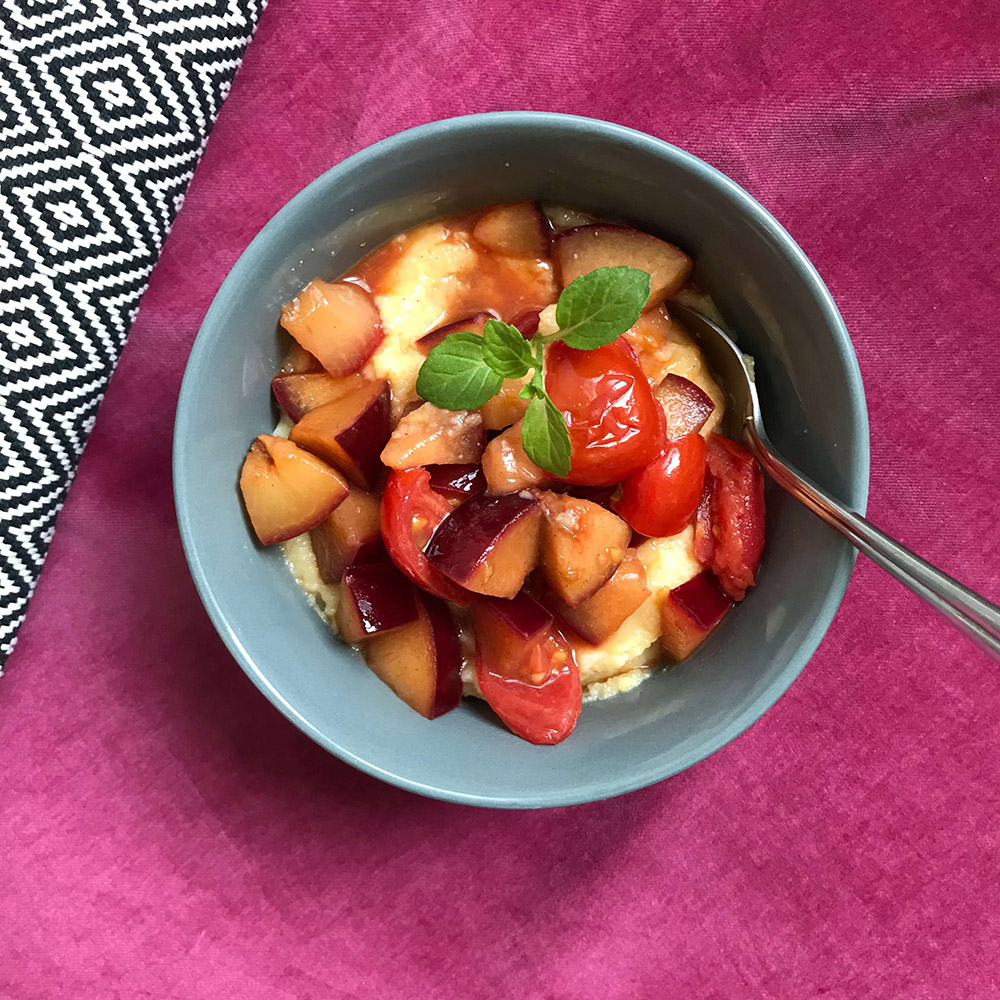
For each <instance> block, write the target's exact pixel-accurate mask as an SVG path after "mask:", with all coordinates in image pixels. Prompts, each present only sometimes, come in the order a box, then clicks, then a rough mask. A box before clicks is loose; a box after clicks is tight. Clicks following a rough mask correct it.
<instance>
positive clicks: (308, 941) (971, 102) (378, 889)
mask: <svg viewBox="0 0 1000 1000" xmlns="http://www.w3.org/2000/svg"><path fill="white" fill-rule="evenodd" d="M586 6H587V7H591V6H593V7H594V8H595V9H592V10H590V11H589V12H588V13H587V14H586V15H585V14H584V13H583V10H584V8H583V7H581V6H580V5H571V4H552V5H542V4H535V3H528V2H509V3H496V4H484V3H482V2H471V0H455V2H449V3H443V2H440V0H415V2H414V0H383V2H379V3H375V4H372V5H365V6H363V7H359V6H358V5H356V4H349V3H346V2H344V0H333V2H329V3H328V2H325V0H324V2H321V0H272V4H271V6H270V8H269V9H268V10H267V12H266V14H265V16H264V18H263V21H262V24H261V27H260V31H259V34H258V37H257V39H256V41H255V42H254V43H253V45H252V46H251V48H250V50H249V53H248V56H247V59H246V62H245V65H244V67H243V68H242V70H241V71H240V73H239V75H238V77H237V79H236V83H235V85H234V87H233V91H232V95H231V97H230V98H229V101H228V103H227V104H226V105H225V107H224V109H223V112H222V115H221V118H220V119H219V122H218V125H217V127H216V129H215V131H214V133H213V136H212V139H211V142H210V143H209V145H208V147H207V150H206V152H205V156H204V159H203V161H202V163H201V166H200V167H199V169H198V172H197V175H196V177H195V180H194V183H193V185H192V187H191V190H190V193H189V196H188V200H187V203H186V205H185V207H184V209H183V211H182V212H181V213H180V216H179V217H178V220H177V223H176V225H175V227H174V231H173V233H172V235H171V236H170V239H169V241H168V243H167V247H166V250H165V252H164V255H163V258H162V260H161V262H160V264H159V266H158V267H157V269H156V271H155V273H154V276H153V281H152V285H151V287H150V289H149V292H148V294H147V295H146V297H145V299H144V303H143V307H142V310H141V313H140V316H139V319H138V321H137V323H136V325H135V328H134V330H133V332H132V336H131V340H130V341H129V344H128V347H127V349H126V351H125V353H124V356H123V358H122V361H121V366H120V369H119V371H118V373H117V374H116V376H115V378H114V380H113V382H112V384H111V389H110V392H109V394H108V397H107V401H106V403H105V404H104V407H103V409H102V410H101V414H100V419H99V420H98V423H97V427H96V430H95V432H94V434H93V437H92V439H91V442H90V445H89V447H88V448H87V451H86V454H85V456H84V459H83V464H82V466H81V468H80V473H79V476H78V478H77V481H76V483H75V485H74V487H73V490H72V493H71V495H70V499H69V503H68V505H67V507H66V509H65V511H64V513H63V515H62V517H61V519H60V522H59V528H58V531H57V533H56V536H55V541H54V544H53V546H52V551H51V555H50V556H49V560H48V564H47V566H46V568H45V571H44V573H43V576H42V580H41V584H40V586H39V589H38V592H37V595H36V596H35V598H34V601H33V604H32V606H31V609H30V612H29V616H28V620H27V622H26V624H25V626H24V628H23V630H22V632H21V637H20V641H19V644H18V646H17V649H16V651H15V653H14V655H13V657H12V658H11V661H10V663H9V666H8V671H7V673H8V676H7V677H6V678H5V679H4V680H3V681H2V683H0V697H2V699H3V708H2V715H0V747H2V748H3V749H2V754H3V763H2V767H0V785H2V796H0V810H2V816H3V818H2V831H0V881H2V885H0V995H2V996H3V997H5V998H12V1000H29V998H33V1000H34V998H37V1000H43V998H44V1000H54V998H62V997H65V998H73V1000H79V998H84V997H116V998H131V997H147V996H148V997H156V998H158V1000H166V998H185V1000H188V998H200V997H211V998H227V997H240V998H246V997H251V998H256V997H262V998H263V997H266V998H293V997H294V998H302V997H316V998H320V997H323V998H325V997H338V998H339V997H359V998H360V997H371V996H378V997H393V998H394V997H417V996H419V997H444V998H449V997H456V996H463V997H501V996H510V997H518V998H521V997H525V998H534V997H538V998H549V1000H562V998H591V997H598V998H601V1000H616V998H633V997H658V998H659V997H668V998H672V997H684V998H689V997H698V998H703V997H705V998H707V997H711V998H726V1000H730V998H734V997H744V996H747V997H774V998H788V997H795V998H803V997H819V996H822V997H827V998H857V997H879V998H890V997H891V998H895V997H906V998H928V1000H930V998H934V1000H937V998H941V997H949V998H965V997H969V998H984V997H993V996H1000V972H998V969H1000V946H998V931H1000V881H998V877H997V873H998V868H1000V846H998V835H997V828H998V822H997V817H998V813H1000V761H998V745H1000V672H998V670H997V665H996V664H994V663H991V662H990V661H989V660H988V659H987V658H986V656H985V655H983V654H981V653H979V652H978V651H976V650H975V649H974V648H973V647H972V646H971V645H969V644H968V643H966V642H965V641H964V640H963V639H961V638H960V637H958V636H957V634H953V633H952V632H951V631H950V630H949V629H947V628H946V627H945V626H944V625H943V624H942V623H941V622H939V621H938V620H937V619H936V618H935V617H934V616H933V615H932V614H931V613H929V612H928V611H926V610H925V609H924V608H923V607H922V606H921V605H920V604H919V602H918V601H917V600H916V599H915V598H913V597H911V596H910V595H909V594H907V593H906V592H905V591H904V590H903V589H902V588H901V587H899V586H897V585H896V584H895V583H893V582H891V581H890V580H889V579H888V578H887V577H885V576H883V575H882V574H881V573H880V572H879V571H878V570H876V569H875V568H874V567H872V566H871V565H870V564H867V563H866V562H864V561H863V560H862V561H861V562H860V563H859V566H858V569H857V571H856V573H855V576H854V578H853V581H852V583H851V586H850V589H849V590H848V594H847V598H846V600H845V602H844V606H843V608H842V610H841V612H840V615H839V616H838V618H837V620H836V622H835V623H834V625H833V627H832V628H831V630H830V632H829V635H828V636H827V638H826V640H825V641H824V643H823V645H822V647H821V648H820V650H819V652H818V653H817V655H816V657H815V658H814V660H813V661H812V663H811V664H810V665H809V666H808V668H807V669H806V671H805V673H804V674H803V676H802V677H801V678H800V679H799V680H798V681H797V682H796V683H795V685H794V686H793V687H792V689H791V690H790V692H789V693H788V694H787V695H786V696H785V697H784V698H783V699H782V700H781V701H780V702H779V703H778V704H777V705H776V706H775V707H774V708H773V709H772V710H771V712H770V713H768V715H767V716H766V717H765V718H764V719H763V720H761V721H760V722H759V723H758V724H757V725H756V726H754V727H753V728H752V729H751V730H750V731H749V732H748V733H746V734H745V735H744V736H742V737H741V738H740V739H738V740H737V741H736V742H735V743H734V744H732V745H731V746H729V747H727V748H725V749H724V750H722V751H721V752H719V753H718V754H716V755H715V756H714V757H712V758H711V759H709V760H707V761H705V762H704V763H702V764H700V765H698V766H697V767H695V768H693V769H692V770H690V771H688V772H686V773H685V774H683V775H681V776H679V777H677V778H676V779H674V780H671V781H668V782H665V783H663V784H661V785H659V786H656V787H653V788H649V789H646V790H644V791H641V792H637V793H634V794H632V795H629V796H626V797H624V798H620V799H617V800H613V801H609V802H604V803H598V804H593V805H590V806H583V807H577V808H571V809H561V810H555V811H551V812H542V813H510V814H507V813H492V812H488V811H478V810H475V809H472V808H465V807H458V806H453V805H447V804H443V803H439V802H434V801H428V800H424V799H421V798H418V797H416V796H414V795H410V794H408V793H405V792H402V791H398V790H396V789H394V788H390V787H388V786H385V785H382V784H380V783H378V782H377V781H375V780H374V779H372V778H368V777H366V776H364V775H362V774H360V773H358V772H356V771H354V770H352V769H351V768H350V767H348V766H347V765H345V764H342V763H340V762H339V761H337V760H336V759H334V758H333V757H330V756H328V755H327V754H326V753H325V752H324V751H322V750H320V749H319V748H318V747H316V746H314V745H313V744H312V743H311V742H309V740H308V739H306V737H304V736H302V735H301V734H299V733H298V731H297V730H295V729H294V728H293V727H292V726H291V725H290V724H289V723H287V722H286V721H285V720H284V719H282V718H281V717H280V716H279V715H278V713H277V712H276V711H275V710H274V709H272V708H271V706H270V705H269V704H268V703H267V702H266V701H265V700H264V699H263V698H262V697H261V696H260V695H259V694H258V693H257V692H256V691H255V690H254V689H253V688H252V687H251V685H250V683H249V681H247V680H246V679H245V677H244V676H243V674H242V673H241V671H240V670H239V668H238V667H237V666H236V664H235V663H234V662H233V661H232V660H231V659H230V657H229V656H228V654H227V653H226V651H225V649H224V648H223V646H222V643H221V642H220V640H219V639H218V638H217V637H216V635H215V633H214V631H213V629H212V627H211V625H210V624H209V621H208V618H207V617H206V615H205V614H204V612H203V610H202V608H201V606H200V604H199V601H198V598H197V596H196V594H195V591H194V587H193V586H192V584H191V581H190V579H189V577H188V574H187V570H186V567H185V564H184V559H183V556H182V553H181V547H180V543H179V541H178V537H177V533H176V528H175V523H174V515H173V506H172V499H171V485H170V437H171V428H172V421H173V409H174V402H175V399H176V395H177V391H178V387H179V384H180V379H181V373H182V370H183V366H184V361H185V357H186V354H187V352H188V349H189V347H190V344H191V341H192V339H193V337H194V335H195V332H196V330H197V328H198V325H199V323H200V320H201V318H202V316H203V314H204V312H205V309H206V308H207V306H208V304H209V302H210V300H211V298H212V295H213V293H214V292H215V290H216V288H217V287H218V285H219V283H220V282H221V280H222V278H223V277H224V275H225V274H226V272H227V270H228V269H229V267H230V266H231V265H232V263H233V262H234V261H235V260H236V257H237V256H238V254H239V253H240V251H241V250H242V249H243V248H244V246H245V245H246V244H247V242H248V241H249V240H250V239H251V237H252V236H253V235H254V233H256V231H257V230H258V229H259V228H260V226H262V225H263V224H264V222H265V221H266V220H267V219H268V218H269V217H270V216H271V214H272V213H273V212H274V211H275V210H277V209H278V207H279V206H280V205H281V204H282V203H283V202H284V201H285V200H286V199H287V198H289V197H290V196H291V195H292V194H293V193H294V192H296V191H297V190H298V189H299V188H300V187H302V186H303V185H304V184H305V183H306V182H307V181H309V180H311V179H312V178H313V177H314V176H315V175H317V174H318V173H320V172H321V171H322V170H324V169H325V168H326V167H328V166H329V165H331V164H332V163H334V162H336V161H337V160H339V159H341V158H342V157H343V156H345V155H347V154H348V153H351V152H353V151H355V150H356V149H358V148H360V147H361V146H363V145H366V144H367V143H370V142H372V141H373V140H375V139H379V138H381V137H383V136H386V135H389V134H391V133H393V132H396V131H398V130H400V129H402V128H405V127H407V126H410V125H414V124H417V123H420V122H424V121H427V120H429V119H434V118H440V117H446V116H449V115H455V114H459V113H463V112H469V111H479V110H492V109H506V108H535V109H547V110H557V111H567V112H575V113H580V114H586V115H592V116H595V117H600V118H606V119H610V120H612V121H619V122H622V123H624V124H627V125H632V126H635V127H637V128H640V129H644V130H646V131H648V132H651V133H652V134H654V135H658V136H662V137H664V138H666V139H669V140H671V141H674V142H676V143H678V144H680V145H682V146H684V147H686V148H687V149H689V150H691V151H693V152H694V153H696V154H699V155H701V156H703V157H705V158H706V159H707V160H709V161H710V162H711V163H714V164H715V165H716V166H718V167H720V168H721V169H722V170H724V171H725V172H727V173H728V174H729V175H730V176H732V177H733V178H735V179H736V180H737V181H738V182H740V183H741V184H743V185H745V186H746V187H747V188H748V189H749V190H750V191H751V192H752V193H753V194H755V195H756V196H757V197H758V198H760V199H761V200H762V201H763V203H764V204H765V205H766V206H767V207H768V208H769V209H771V210H772V211H773V212H774V213H775V214H776V215H777V217H778V218H779V219H780V220H781V221H782V222H783V223H784V224H785V225H786V226H787V227H788V229H789V230H790V231H791V233H792V235H793V236H794V237H795V238H796V239H797V240H798V241H799V242H800V243H801V245H802V247H803V248H804V249H805V251H806V252H807V253H808V254H809V256H810V257H811V258H812V260H813V261H814V262H815V264H816V266H817V267H818V268H819V270H820V272H821V273H822V275H823V276H824V278H825V279H826V281H827V282H828V284H829V286H830V288H831V290H832V292H833V294H834V296H835V298H836V299H837V301H838V302H839V304H840V308H841V310H842V312H843V314H844V317H845V319H846V321H847V325H848V327H849V328H850V329H851V331H852V333H853V336H854V341H855V344H856V347H857V351H858V354H859V356H860V360H861V367H862V371H863V374H864V377H865V382H866V385H867V391H868V399H869V405H870V410H871V422H872V446H873V480H872V499H871V506H870V513H871V516H872V518H873V519H874V520H875V521H876V522H877V523H879V524H881V525H883V526H884V527H885V528H886V529H887V530H888V531H890V532H892V533H894V534H896V535H898V536H899V537H901V538H903V539H905V540H906V541H908V542H910V543H911V544H912V545H913V546H915V547H916V548H917V549H918V550H920V551H921V552H923V553H924V554H926V555H927V556H928V557H929V558H930V559H932V560H934V561H936V562H938V563H939V564H940V565H942V566H943V567H945V568H946V569H948V570H950V571H952V572H954V573H956V574H957V575H958V576H959V577H960V578H962V579H963V580H965V581H967V582H968V583H969V584H971V585H972V586H974V587H976V588H978V589H980V590H982V591H983V592H985V593H986V594H988V595H991V596H992V597H993V599H997V598H1000V570H998V563H1000V542H998V530H997V522H996V514H995V510H996V501H997V495H998V488H1000V468H998V458H997V456H998V447H997V420H996V412H997V391H998V389H1000V349H998V330H1000V263H998V262H1000V217H998V204H1000V187H998V182H1000V166H998V158H997V148H998V138H1000V40H998V35H997V28H996V21H995V17H994V16H993V14H991V13H990V10H989V5H985V4H981V3H978V2H959V3H950V4H943V3H935V2H930V0H895V2H881V3H871V4H863V3H858V4H847V3H835V4H830V3H826V2H815V0H810V2H804V3H803V2H790V0H781V2H763V0H755V2H751V3H743V4H740V5H726V4H716V3H707V2H706V3H674V4H670V5H669V6H668V5H665V4H660V3H654V2H651V0H650V2H637V3H632V4H629V3H624V2H623V3H598V4H596V5H586ZM737 7H738V10H739V13H738V14H737V13H734V12H733V11H734V10H735V9H736V8H737Z"/></svg>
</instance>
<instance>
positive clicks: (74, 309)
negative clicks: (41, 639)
mask: <svg viewBox="0 0 1000 1000" xmlns="http://www.w3.org/2000/svg"><path fill="white" fill-rule="evenodd" d="M264 2H265V0H0V667H2V665H3V663H4V661H5V660H6V658H7V656H8V655H9V653H10V651H11V649H12V648H13V645H14V639H15V634H16V631H17V628H18V626H19V625H20V623H21V620H22V619H23V618H24V613H25V610H26V607H27V604H28V599H29V597H30V596H31V592H32V590H33V589H34V586H35V582H36V580H37V578H38V573H39V571H40V569H41V566H42V561H43V559H44V558H45V553H46V550H47V549H48V546H49V542H50V540H51V538H52V533H53V530H54V528H55V521H56V515H57V514H58V513H59V509H60V507H61V506H62V503H63V500H64V498H65V496H66V490H67V489H68V487H69V484H70V481H71V479H72V477H73V473H74V471H75V469H76V464H77V460H78V459H79V457H80V452H81V451H82V450H83V445H84V442H85V441H86V438H87V435H88V434H89V432H90V429H91V427H92V426H93V423H94V418H95V415H96V412H97V407H98V404H99V403H100V401H101V398H102V396H103V395H104V390H105V387H106V385H107V382H108V379H109V378H110V376H111V373H112V371H113V370H114V366H115V362H116V361H117V360H118V355H119V352H120V351H121V348H122V346H123V344H124V342H125V337H126V335H127V333H128V329H129V326H130V325H131V322H132V318H133V316H134V315H135V311H136V308H137V306H138V303H139V298H140V296H141V295H142V293H143V291H144V289H145V287H146V281H147V278H148V276H149V272H150V270H151V269H152V267H153V265H154V264H155V263H156V259H157V256H158V255H159V252H160V247H161V246H162V245H163V240H164V238H165V237H166V234H167V231H168V229H169V228H170V224H171V222H172V221H173V218H174V215H175V214H176V212H177V210H178V208H179V207H180V204H181V201H182V200H183V197H184V191H185V189H186V187H187V184H188V181H189V180H190V178H191V174H192V172H193V171H194V167H195V163H196V162H197V160H198V156H199V154H200V153H201V150H202V148H203V146H204V144H205V140H206V139H207V137H208V133H209V131H210V129H211V127H212V123H213V122H214V120H215V116H216V113H217V112H218V110H219V106H220V105H221V103H222V101H223V99H224V98H225V96H226V93H227V91H228V90H229V85H230V83H231V81H232V78H233V75H234V74H235V72H236V69H237V67H238V66H239V63H240V59H241V58H242V55H243V51H244V49H245V47H246V45H247V43H248V42H249V40H250V38H251V36H252V34H253V30H254V28H255V26H256V23H257V19H258V17H259V15H260V12H261V10H262V9H263V6H264Z"/></svg>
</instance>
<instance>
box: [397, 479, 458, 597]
mask: <svg viewBox="0 0 1000 1000" xmlns="http://www.w3.org/2000/svg"><path fill="white" fill-rule="evenodd" d="M430 482H431V474H430V472H429V471H428V470H427V469H423V468H416V469H391V470H390V471H389V477H388V479H387V480H386V484H385V492H384V493H383V494H382V509H381V514H380V520H381V525H382V540H383V542H384V543H385V548H386V551H387V552H388V553H389V558H390V559H391V560H392V561H393V562H394V563H395V564H396V566H398V567H399V569H400V570H401V571H402V572H403V573H404V574H405V575H406V576H408V577H409V578H410V579H411V580H412V581H413V582H414V583H415V584H416V585H417V586H418V587H421V588H423V589H424V590H426V591H427V592H428V593H429V594H434V596H435V597H440V598H442V599H443V600H445V601H452V602H453V603H455V604H459V605H461V606H462V607H466V606H467V605H468V604H469V602H470V600H471V597H470V595H469V593H468V592H467V591H466V590H463V589H462V588H461V587H459V586H458V585H457V584H455V583H453V582H452V581H451V580H449V579H447V577H445V576H444V575H442V574H441V573H440V572H439V571H438V570H437V569H435V568H434V567H433V566H432V565H431V563H430V561H429V560H428V558H427V556H425V555H424V553H423V551H422V550H423V546H424V545H426V544H427V542H428V541H429V540H430V537H431V535H432V534H433V533H434V530H435V529H436V528H437V526H438V525H439V524H440V523H441V522H442V521H443V520H444V519H445V518H446V517H447V516H448V515H449V514H450V513H451V512H452V510H453V509H454V508H453V507H452V505H451V504H450V503H449V502H448V501H447V500H446V499H445V498H444V497H443V496H441V495H440V494H439V493H437V492H435V491H434V490H433V489H431V485H430ZM415 532H418V533H419V536H420V537H419V541H418V539H417V538H416V537H414V536H415Z"/></svg>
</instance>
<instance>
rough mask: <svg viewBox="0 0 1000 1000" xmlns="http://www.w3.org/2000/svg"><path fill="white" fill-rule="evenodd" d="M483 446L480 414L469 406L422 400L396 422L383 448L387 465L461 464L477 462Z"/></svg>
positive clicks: (484, 438)
mask: <svg viewBox="0 0 1000 1000" xmlns="http://www.w3.org/2000/svg"><path fill="white" fill-rule="evenodd" d="M485 447H486V432H485V431H484V430H483V418H482V417H481V416H480V415H479V413H477V412H475V411H470V410H442V409H440V408H439V407H437V406H435V405H434V404H433V403H424V404H423V405H422V406H418V407H417V408H416V409H415V410H411V411H410V412H409V413H407V414H406V415H405V416H403V418H402V419H401V420H400V421H399V423H398V424H397V425H396V429H395V430H394V431H393V432H392V436H391V437H390V438H389V443H388V444H387V445H386V446H385V448H383V449H382V463H383V464H384V465H387V466H388V467H389V468H390V469H415V468H416V467H417V466H420V465H463V464H468V463H473V462H478V461H479V459H480V458H482V456H483V449H484V448H485Z"/></svg>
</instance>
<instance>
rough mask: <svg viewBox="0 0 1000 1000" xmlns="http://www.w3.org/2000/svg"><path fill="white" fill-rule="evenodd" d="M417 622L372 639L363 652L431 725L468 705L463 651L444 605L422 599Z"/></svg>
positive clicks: (374, 669) (382, 677)
mask: <svg viewBox="0 0 1000 1000" xmlns="http://www.w3.org/2000/svg"><path fill="white" fill-rule="evenodd" d="M417 601H418V604H417V620H416V621H415V622H412V623H411V624H409V625H404V626H402V627H401V628H398V629H394V630H393V631H391V632H382V633H378V634H376V635H373V636H372V637H371V638H370V639H367V640H366V641H365V643H364V646H363V647H362V652H363V653H364V657H365V662H366V663H367V664H368V666H369V668H370V669H371V671H372V673H374V674H375V675H376V676H377V677H378V678H379V679H380V680H382V681H383V682H384V683H385V684H387V685H388V686H389V687H390V688H392V690H393V691H394V692H395V693H396V695H397V696H398V697H399V698H401V699H402V700H403V701H405V702H406V704H407V705H409V706H410V708H412V709H413V710H414V711H415V712H419V713H420V714H421V715H422V716H424V718H426V719H436V718H437V717H438V716H439V715H444V713H445V712H450V711H451V710H452V709H453V708H454V707H455V706H456V705H457V704H458V703H459V702H460V701H461V700H462V650H461V647H460V646H459V642H458V632H457V630H456V628H455V623H454V621H453V620H452V617H451V615H450V614H449V612H448V608H447V605H445V603H444V601H442V600H440V599H439V598H437V597H433V596H431V595H430V594H424V593H419V594H418V595H417Z"/></svg>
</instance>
